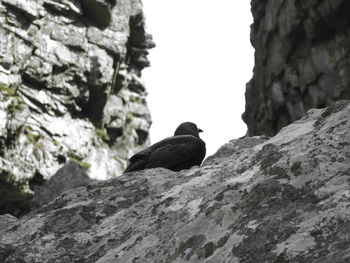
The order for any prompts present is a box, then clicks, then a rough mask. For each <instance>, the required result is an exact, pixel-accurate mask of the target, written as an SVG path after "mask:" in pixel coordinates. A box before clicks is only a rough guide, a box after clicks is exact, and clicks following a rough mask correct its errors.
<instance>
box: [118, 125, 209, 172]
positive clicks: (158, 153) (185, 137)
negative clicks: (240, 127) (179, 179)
mask: <svg viewBox="0 0 350 263" xmlns="http://www.w3.org/2000/svg"><path fill="white" fill-rule="evenodd" d="M199 132H201V130H200V129H198V128H197V126H196V125H195V124H194V123H191V122H184V123H182V124H181V125H180V126H179V127H178V128H177V129H176V131H175V134H174V136H172V137H168V138H165V139H164V140H161V141H160V142H157V143H155V144H153V145H151V146H149V147H147V148H146V149H144V150H142V151H141V152H139V153H137V154H135V155H134V156H132V157H131V158H130V159H129V162H130V164H129V166H128V167H127V168H126V170H125V173H127V172H133V171H138V170H143V169H148V168H156V167H163V168H167V169H170V170H172V171H180V170H183V169H189V168H191V167H192V166H194V165H200V164H201V162H202V161H203V159H204V157H205V153H206V149H205V142H204V141H203V140H202V139H201V138H200V137H199Z"/></svg>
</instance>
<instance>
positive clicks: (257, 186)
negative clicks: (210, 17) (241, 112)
mask: <svg viewBox="0 0 350 263" xmlns="http://www.w3.org/2000/svg"><path fill="white" fill-rule="evenodd" d="M349 116H350V102H349V101H340V102H338V103H336V104H334V105H332V106H330V107H328V108H327V109H324V110H321V109H319V110H310V111H309V112H308V114H307V116H306V117H304V118H302V119H301V120H299V121H297V122H295V123H293V124H291V125H289V126H287V127H285V128H283V129H282V130H281V131H280V132H279V133H278V134H277V135H276V136H275V137H273V138H270V139H269V138H267V137H246V138H243V139H238V140H233V141H231V142H229V143H227V144H225V145H224V146H222V147H221V148H220V149H219V150H218V152H217V153H216V154H214V155H213V156H210V157H208V158H207V159H206V160H205V161H204V163H203V165H202V166H201V167H194V168H192V169H190V170H184V171H180V172H171V171H169V170H166V169H162V168H157V169H150V170H144V171H140V172H135V173H131V174H128V175H124V176H121V177H117V178H114V179H110V180H107V181H100V182H93V183H91V184H89V185H88V186H87V187H80V188H76V189H73V190H69V191H67V192H65V193H63V194H62V195H60V196H59V197H58V198H57V199H56V200H55V201H53V202H52V203H50V204H48V205H47V206H44V207H42V208H40V209H38V210H36V211H33V212H31V213H30V214H28V215H26V216H24V217H23V218H22V219H20V220H18V219H17V218H14V217H12V216H9V215H6V216H0V261H1V262H4V263H6V262H99V263H106V262H123V263H126V262H259V263H260V262H275V263H276V262H318V263H319V262H335V263H336V262H348V261H349V260H350V256H349V255H350V240H349V238H348V233H349V229H350V223H349V222H350V213H349V209H348V208H349V205H350V201H349V196H350V192H349V189H350V184H349V168H350V167H349V162H350V143H349V142H350V132H349V130H350V121H349Z"/></svg>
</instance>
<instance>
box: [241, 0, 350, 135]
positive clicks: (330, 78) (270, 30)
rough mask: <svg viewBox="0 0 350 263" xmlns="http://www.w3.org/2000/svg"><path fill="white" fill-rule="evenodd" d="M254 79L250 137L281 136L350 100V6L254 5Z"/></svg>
mask: <svg viewBox="0 0 350 263" xmlns="http://www.w3.org/2000/svg"><path fill="white" fill-rule="evenodd" d="M251 9H252V13H253V17H254V23H253V25H252V26H251V43H252V45H253V47H254V48H255V66H254V74H253V78H252V79H251V80H250V82H249V83H248V84H247V88H246V109H245V113H244V114H243V119H244V121H245V122H246V123H247V125H248V134H249V135H250V136H252V135H263V134H264V135H267V136H272V135H274V134H276V133H277V132H278V131H279V130H280V129H281V128H283V127H284V126H286V125H288V124H289V123H291V122H294V121H295V120H298V119H300V118H301V117H303V116H304V115H305V113H306V112H307V110H309V109H310V108H324V107H326V106H327V105H330V104H331V103H333V102H335V101H338V100H339V99H349V98H350V88H349V87H350V74H349V72H350V66H349V63H348V61H349V56H350V46H349V45H348V44H346V43H348V42H349V33H350V23H349V22H350V2H349V1H346V0H337V1H333V0H305V1H297V0H281V1H274V0H266V1H259V0H252V1H251Z"/></svg>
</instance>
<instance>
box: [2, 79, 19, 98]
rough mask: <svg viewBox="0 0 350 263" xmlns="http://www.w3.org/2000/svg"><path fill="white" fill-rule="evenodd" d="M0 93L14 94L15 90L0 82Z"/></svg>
mask: <svg viewBox="0 0 350 263" xmlns="http://www.w3.org/2000/svg"><path fill="white" fill-rule="evenodd" d="M0 93H1V94H4V95H5V96H14V95H15V94H16V90H15V89H14V88H10V87H9V86H7V85H6V84H5V83H2V82H0Z"/></svg>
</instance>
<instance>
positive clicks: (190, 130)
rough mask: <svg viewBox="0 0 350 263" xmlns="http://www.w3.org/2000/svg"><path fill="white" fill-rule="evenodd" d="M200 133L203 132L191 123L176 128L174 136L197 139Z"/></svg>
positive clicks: (184, 123)
mask: <svg viewBox="0 0 350 263" xmlns="http://www.w3.org/2000/svg"><path fill="white" fill-rule="evenodd" d="M200 132H203V130H201V129H199V128H198V127H197V125H196V124H194V123H193V122H183V123H181V124H180V125H179V126H178V127H177V128H176V130H175V133H174V136H177V135H193V136H195V137H197V138H199V133H200Z"/></svg>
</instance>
